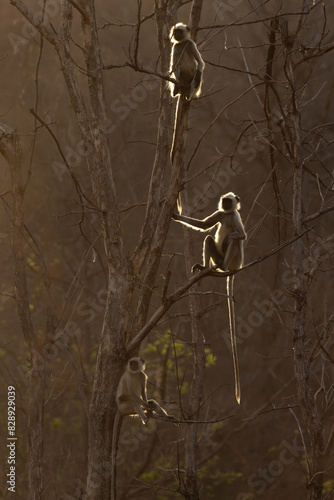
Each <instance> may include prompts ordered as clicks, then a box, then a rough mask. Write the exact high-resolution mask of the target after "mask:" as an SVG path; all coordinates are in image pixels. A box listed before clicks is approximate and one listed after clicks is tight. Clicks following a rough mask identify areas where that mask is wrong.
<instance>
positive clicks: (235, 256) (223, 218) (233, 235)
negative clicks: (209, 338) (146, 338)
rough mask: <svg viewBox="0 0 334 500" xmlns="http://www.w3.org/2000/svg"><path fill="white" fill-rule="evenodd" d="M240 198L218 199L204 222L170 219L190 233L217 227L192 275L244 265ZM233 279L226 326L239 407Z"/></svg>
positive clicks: (229, 195) (229, 283)
mask: <svg viewBox="0 0 334 500" xmlns="http://www.w3.org/2000/svg"><path fill="white" fill-rule="evenodd" d="M239 209H240V198H239V197H238V196H236V195H235V194H234V193H227V194H224V195H223V196H221V198H220V201H219V204H218V210H217V211H216V212H214V213H213V214H211V215H209V216H208V217H206V218H205V219H203V220H199V219H193V218H192V217H186V216H184V215H178V214H175V215H173V219H174V220H175V221H177V222H181V224H184V225H186V226H188V227H190V228H192V229H196V230H198V231H202V232H203V231H207V230H208V229H212V228H213V227H214V226H217V230H216V234H215V238H213V237H212V236H210V235H209V236H206V238H205V239H204V243H203V264H195V265H194V266H193V267H192V272H194V271H196V270H199V271H203V270H204V269H207V268H209V267H212V265H213V266H215V267H218V268H219V269H221V270H222V271H237V270H238V269H240V267H242V265H243V262H244V241H245V240H246V239H247V235H246V232H245V228H244V225H243V223H242V220H241V217H240V214H239V211H238V210H239ZM233 286H234V276H233V275H232V276H227V281H226V290H227V304H228V310H229V324H230V335H231V346H232V355H233V365H234V376H235V396H236V400H237V402H238V403H239V404H240V398H241V393H240V376H239V363H238V355H237V338H236V331H235V314H234V298H233Z"/></svg>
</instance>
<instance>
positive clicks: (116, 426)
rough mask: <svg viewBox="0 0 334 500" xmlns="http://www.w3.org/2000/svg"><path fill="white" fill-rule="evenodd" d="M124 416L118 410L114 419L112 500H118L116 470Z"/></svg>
mask: <svg viewBox="0 0 334 500" xmlns="http://www.w3.org/2000/svg"><path fill="white" fill-rule="evenodd" d="M122 421H123V416H122V415H121V414H120V412H119V410H117V412H116V415H115V418H114V427H113V433H112V445H111V497H110V498H111V500H116V497H117V488H116V469H117V448H118V438H119V434H120V432H121V426H122Z"/></svg>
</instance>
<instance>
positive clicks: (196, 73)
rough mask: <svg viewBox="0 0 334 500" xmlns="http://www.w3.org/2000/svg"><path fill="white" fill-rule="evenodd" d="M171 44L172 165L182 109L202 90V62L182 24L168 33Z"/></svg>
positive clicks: (188, 31) (176, 25)
mask: <svg viewBox="0 0 334 500" xmlns="http://www.w3.org/2000/svg"><path fill="white" fill-rule="evenodd" d="M170 40H171V42H172V44H173V46H172V50H171V58H170V68H169V73H170V75H171V76H172V77H174V78H175V80H176V83H173V82H171V83H170V91H171V95H172V97H176V96H179V98H178V102H177V107H176V111H175V124H174V134H173V142H172V148H171V155H170V157H171V163H172V165H173V163H174V156H175V150H176V146H177V144H178V137H179V130H180V121H181V116H182V108H183V106H185V105H186V104H187V105H188V106H189V101H190V100H191V99H192V98H193V97H199V96H200V94H201V90H202V83H203V71H204V66H205V64H204V61H203V59H202V56H201V54H200V52H199V50H198V48H197V45H196V43H195V42H194V41H193V40H192V39H191V38H190V28H189V27H188V26H186V25H185V24H183V23H177V24H175V26H173V27H172V29H171V31H170Z"/></svg>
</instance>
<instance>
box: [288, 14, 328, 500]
mask: <svg viewBox="0 0 334 500" xmlns="http://www.w3.org/2000/svg"><path fill="white" fill-rule="evenodd" d="M280 27H281V37H282V42H283V50H284V57H285V65H284V70H285V75H286V78H287V87H288V98H289V103H288V106H289V107H288V113H287V116H288V120H289V121H288V123H287V127H288V134H287V135H288V137H289V138H290V143H291V146H290V151H291V153H290V154H291V158H292V160H293V163H294V176H293V213H292V222H293V231H294V236H298V235H299V234H301V232H302V230H303V229H304V226H303V224H304V222H303V173H304V167H305V165H304V163H305V160H304V158H303V149H302V136H301V125H300V122H301V115H300V111H299V105H298V99H297V95H296V92H297V91H296V89H297V86H296V83H295V74H294V65H293V45H294V42H295V39H296V35H297V32H296V33H292V32H290V31H289V27H288V23H287V22H286V21H285V19H282V20H281V26H280ZM292 255H293V269H294V273H295V285H294V289H293V296H294V310H293V330H294V339H293V343H294V351H293V352H294V370H295V380H296V387H297V394H298V399H299V403H300V409H301V412H302V416H303V419H304V422H305V425H306V429H307V432H308V436H309V446H310V453H309V455H310V460H309V477H308V485H307V488H308V496H307V498H308V500H321V496H322V489H323V476H324V474H323V471H324V468H323V465H324V464H323V460H322V458H321V457H322V456H323V454H324V439H323V425H322V422H321V417H320V415H319V411H318V408H317V404H316V401H315V400H314V398H313V395H312V389H311V386H310V382H309V359H308V354H307V347H306V312H307V291H308V278H307V273H306V269H305V267H304V266H305V265H304V262H305V259H306V252H305V248H304V244H303V240H302V238H299V239H298V240H297V241H296V242H295V243H294V244H293V249H292Z"/></svg>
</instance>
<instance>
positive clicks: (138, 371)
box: [111, 357, 177, 500]
mask: <svg viewBox="0 0 334 500" xmlns="http://www.w3.org/2000/svg"><path fill="white" fill-rule="evenodd" d="M144 370H145V361H144V360H143V359H141V358H138V357H135V358H131V359H129V361H128V364H127V366H126V370H125V372H124V373H123V375H122V377H121V378H120V381H119V383H118V387H117V391H116V404H117V413H116V415H115V420H114V428H113V438H112V449H111V456H112V459H111V463H112V477H111V499H112V500H116V458H117V440H118V435H119V433H120V428H121V424H122V417H123V416H125V415H139V417H140V418H141V421H142V423H143V424H144V425H145V424H147V422H148V420H149V416H153V415H154V414H155V415H158V416H160V417H162V418H163V419H166V420H168V419H171V420H174V421H175V420H177V419H175V418H174V417H173V416H172V415H168V413H167V412H166V411H165V410H164V409H163V408H162V407H161V406H160V405H159V403H157V402H156V401H155V400H154V399H149V400H148V399H147V379H148V377H147V375H146V373H145V371H144ZM145 410H146V412H145Z"/></svg>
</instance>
